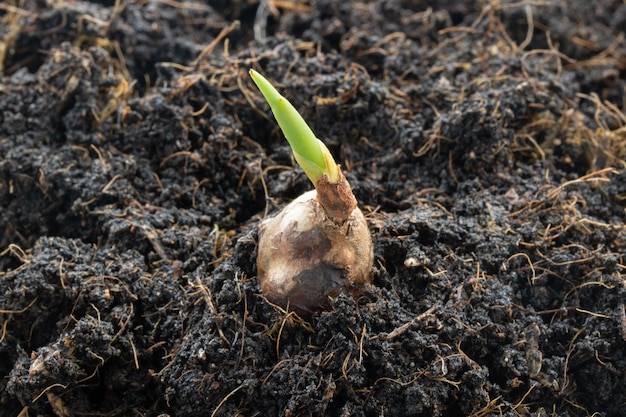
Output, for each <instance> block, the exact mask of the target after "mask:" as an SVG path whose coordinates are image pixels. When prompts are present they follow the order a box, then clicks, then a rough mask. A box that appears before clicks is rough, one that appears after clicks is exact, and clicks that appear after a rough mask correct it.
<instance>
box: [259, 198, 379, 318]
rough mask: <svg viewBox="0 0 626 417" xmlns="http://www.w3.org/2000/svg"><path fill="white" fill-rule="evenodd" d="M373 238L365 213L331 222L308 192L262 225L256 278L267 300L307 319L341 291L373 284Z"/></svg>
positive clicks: (358, 211)
mask: <svg viewBox="0 0 626 417" xmlns="http://www.w3.org/2000/svg"><path fill="white" fill-rule="evenodd" d="M372 262H373V250H372V238H371V235H370V232H369V229H368V227H367V222H366V221H365V217H364V216H363V213H362V212H361V210H359V209H358V208H355V209H354V210H352V213H350V215H349V216H348V218H347V219H346V220H345V221H344V222H341V223H339V224H338V223H336V222H335V221H333V220H331V219H330V218H329V217H328V216H327V214H326V212H325V211H324V209H323V208H322V206H321V205H320V203H319V201H318V199H317V192H316V191H315V190H313V191H309V192H307V193H305V194H303V195H301V196H300V197H298V198H297V199H295V200H294V201H292V202H291V203H290V204H289V205H287V206H286V207H285V208H284V209H283V210H282V211H281V212H280V213H279V214H278V215H277V216H276V217H273V218H271V219H268V220H265V221H264V222H263V223H262V224H261V226H260V231H259V249H258V258H257V267H258V276H259V282H260V284H261V289H262V290H263V293H264V295H265V297H266V298H267V299H268V300H269V301H270V302H272V303H275V304H277V305H279V306H281V307H283V308H287V307H288V308H289V310H290V311H292V310H293V311H295V312H296V313H298V314H300V315H303V316H305V317H306V316H308V315H310V314H311V313H312V312H314V311H318V310H321V309H324V308H325V307H327V306H328V302H329V300H330V298H332V297H334V296H336V295H338V294H339V293H342V292H347V293H351V294H358V293H359V291H360V290H361V289H362V288H363V285H364V284H365V283H369V282H371V268H372Z"/></svg>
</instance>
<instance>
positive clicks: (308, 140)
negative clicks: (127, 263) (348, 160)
mask: <svg viewBox="0 0 626 417" xmlns="http://www.w3.org/2000/svg"><path fill="white" fill-rule="evenodd" d="M250 77H252V80H253V81H254V83H255V84H256V85H257V87H258V88H259V90H260V91H261V94H263V97H265V100H266V101H267V103H268V104H269V105H270V108H271V109H272V112H273V113H274V118H276V121H277V122H278V125H279V126H280V129H281V130H282V131H283V134H284V135H285V138H287V141H288V142H289V145H290V146H291V149H292V151H293V155H294V157H295V159H296V161H297V162H298V164H299V165H300V166H301V167H302V170H303V171H304V173H305V174H306V175H307V177H309V179H310V180H311V182H313V185H316V184H317V182H318V181H319V180H320V178H322V177H323V176H324V175H326V176H327V177H328V181H329V182H331V183H334V182H337V181H338V179H339V167H338V166H337V163H336V162H335V160H334V159H333V157H332V155H331V154H330V151H329V150H328V148H327V147H326V145H325V144H324V143H323V142H322V141H321V140H319V139H318V138H317V137H316V136H315V134H314V133H313V131H312V130H311V128H310V127H309V125H308V124H307V123H306V121H305V120H304V119H303V118H302V116H301V115H300V113H298V111H297V110H296V108H295V107H294V106H293V105H292V104H291V103H290V102H289V101H288V100H287V99H286V98H285V97H283V96H282V95H281V94H280V93H279V92H278V90H276V88H274V86H273V85H272V84H271V83H270V82H269V81H268V80H267V79H265V77H263V76H262V75H261V74H259V73H258V72H257V71H255V70H253V69H250Z"/></svg>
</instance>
